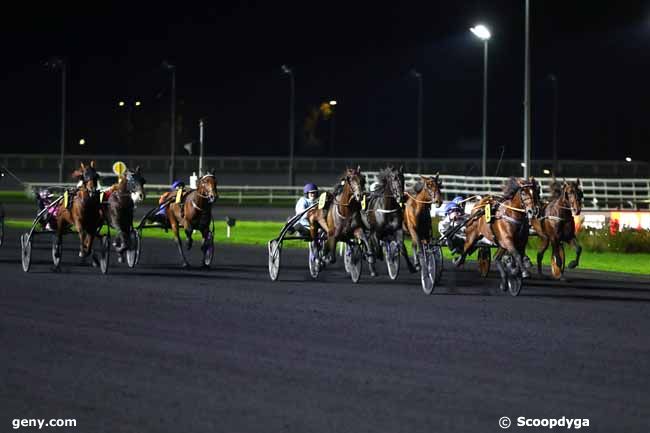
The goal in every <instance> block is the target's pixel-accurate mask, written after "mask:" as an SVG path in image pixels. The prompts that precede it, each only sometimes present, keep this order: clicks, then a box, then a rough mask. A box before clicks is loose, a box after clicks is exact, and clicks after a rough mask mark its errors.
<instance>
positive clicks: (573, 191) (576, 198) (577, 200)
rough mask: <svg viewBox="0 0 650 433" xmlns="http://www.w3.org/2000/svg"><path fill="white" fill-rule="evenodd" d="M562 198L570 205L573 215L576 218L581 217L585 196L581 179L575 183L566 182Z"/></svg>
mask: <svg viewBox="0 0 650 433" xmlns="http://www.w3.org/2000/svg"><path fill="white" fill-rule="evenodd" d="M562 196H563V198H564V200H566V201H567V202H568V203H569V206H570V207H571V214H572V215H574V216H575V215H580V212H582V198H583V196H584V193H583V192H582V184H581V183H580V178H578V179H576V181H575V182H567V181H566V180H565V181H564V183H563V184H562Z"/></svg>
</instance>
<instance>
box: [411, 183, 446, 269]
mask: <svg viewBox="0 0 650 433" xmlns="http://www.w3.org/2000/svg"><path fill="white" fill-rule="evenodd" d="M441 189H442V182H441V181H440V179H439V175H438V174H437V173H436V175H435V176H430V177H427V176H420V180H419V181H418V183H416V184H415V186H414V187H413V194H412V193H410V192H408V191H407V192H406V195H407V197H408V199H407V200H406V205H405V206H404V230H406V231H408V232H409V234H410V235H411V247H412V249H413V264H414V265H415V268H416V269H418V270H419V269H420V259H419V254H418V253H419V252H421V249H422V243H430V242H431V238H432V236H433V234H432V229H431V205H432V204H435V205H436V206H440V205H441V204H442V194H441Z"/></svg>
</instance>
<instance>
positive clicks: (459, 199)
mask: <svg viewBox="0 0 650 433" xmlns="http://www.w3.org/2000/svg"><path fill="white" fill-rule="evenodd" d="M463 200H464V199H463V197H461V196H459V195H458V196H456V197H454V199H453V200H452V202H453V203H455V204H456V206H460V205H461V204H462V202H463Z"/></svg>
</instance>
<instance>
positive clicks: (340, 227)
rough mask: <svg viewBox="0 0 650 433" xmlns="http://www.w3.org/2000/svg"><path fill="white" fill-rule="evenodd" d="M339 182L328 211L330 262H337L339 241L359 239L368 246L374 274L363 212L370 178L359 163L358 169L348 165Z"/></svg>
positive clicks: (369, 259) (327, 253) (326, 245)
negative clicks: (362, 207) (362, 218)
mask: <svg viewBox="0 0 650 433" xmlns="http://www.w3.org/2000/svg"><path fill="white" fill-rule="evenodd" d="M339 181H340V182H339V184H338V185H336V186H335V187H334V192H333V197H332V199H331V203H330V209H329V210H328V212H327V219H326V227H327V230H328V233H327V242H326V244H325V248H324V254H325V257H326V261H327V262H329V263H335V262H336V254H335V249H336V243H337V242H348V241H349V240H351V239H353V238H356V239H359V240H360V241H361V242H363V244H364V245H365V247H366V254H367V256H368V263H370V264H371V267H370V275H371V276H373V277H374V276H375V275H376V273H375V272H374V268H373V266H372V264H373V263H374V254H373V251H372V249H371V248H370V243H369V242H368V238H367V237H366V235H365V233H364V230H363V229H364V226H363V222H362V221H361V214H360V212H361V199H362V197H363V194H364V191H365V184H366V178H365V176H363V175H362V174H361V167H359V166H357V168H347V169H346V170H345V172H344V173H343V175H342V176H341V178H340V179H339ZM332 208H333V209H332Z"/></svg>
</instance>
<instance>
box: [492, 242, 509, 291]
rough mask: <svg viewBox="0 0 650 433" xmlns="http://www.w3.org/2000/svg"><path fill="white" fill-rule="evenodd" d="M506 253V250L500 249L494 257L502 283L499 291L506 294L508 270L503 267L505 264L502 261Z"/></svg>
mask: <svg viewBox="0 0 650 433" xmlns="http://www.w3.org/2000/svg"><path fill="white" fill-rule="evenodd" d="M505 252H506V250H504V249H503V248H499V249H498V250H497V253H496V254H495V255H494V263H495V265H496V267H497V270H498V271H499V276H500V277H501V281H500V282H499V289H500V290H501V291H502V292H505V290H506V270H505V268H504V267H503V262H502V261H501V259H502V258H503V255H504V254H505Z"/></svg>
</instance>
